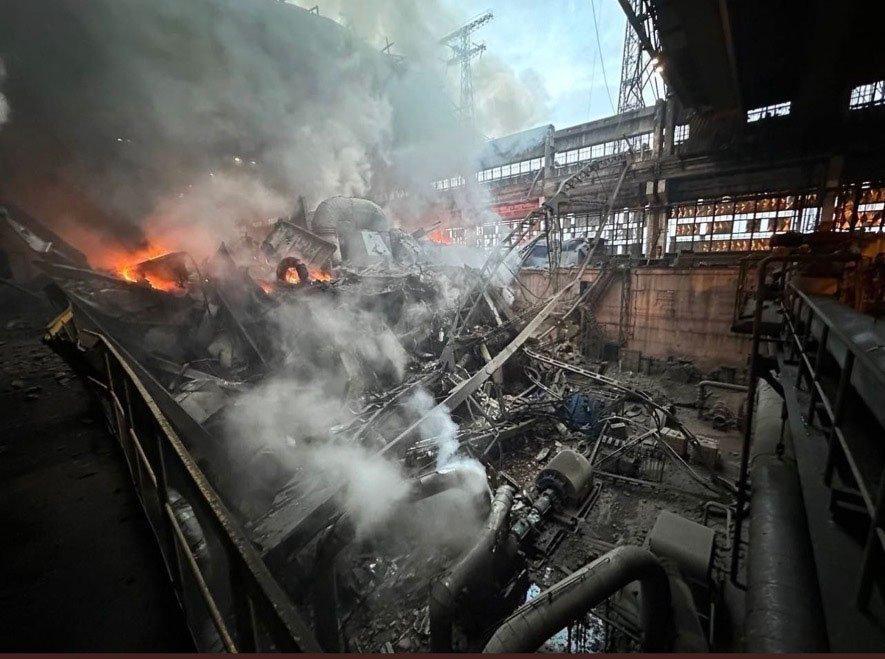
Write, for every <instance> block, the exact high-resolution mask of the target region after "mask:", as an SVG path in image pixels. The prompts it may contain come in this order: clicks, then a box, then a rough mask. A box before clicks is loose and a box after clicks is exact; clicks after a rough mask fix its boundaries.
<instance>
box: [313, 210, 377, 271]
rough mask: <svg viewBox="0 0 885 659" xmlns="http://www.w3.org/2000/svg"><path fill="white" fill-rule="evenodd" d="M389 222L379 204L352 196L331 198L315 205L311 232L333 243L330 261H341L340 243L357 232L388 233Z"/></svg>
mask: <svg viewBox="0 0 885 659" xmlns="http://www.w3.org/2000/svg"><path fill="white" fill-rule="evenodd" d="M389 229H390V222H389V221H388V219H387V217H386V216H385V215H384V211H382V210H381V208H380V207H379V206H378V204H376V203H374V202H372V201H369V200H368V199H358V198H355V197H330V198H329V199H326V200H325V201H323V202H322V203H321V204H320V205H319V206H317V209H316V211H315V212H314V214H313V220H312V222H311V230H312V231H313V232H314V233H315V234H317V235H318V236H320V237H322V238H325V239H326V240H328V241H330V242H333V243H335V247H336V249H335V255H334V256H333V259H334V260H336V261H340V260H341V243H340V240H345V241H346V240H349V239H350V237H351V236H353V235H354V232H357V231H363V230H366V231H388V230H389Z"/></svg>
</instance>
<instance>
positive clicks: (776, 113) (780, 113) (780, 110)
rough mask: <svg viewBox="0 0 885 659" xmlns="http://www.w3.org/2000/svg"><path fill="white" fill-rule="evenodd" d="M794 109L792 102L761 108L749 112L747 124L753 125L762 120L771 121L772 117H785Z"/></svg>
mask: <svg viewBox="0 0 885 659" xmlns="http://www.w3.org/2000/svg"><path fill="white" fill-rule="evenodd" d="M792 107H793V102H792V101H784V102H783V103H773V104H772V105H763V106H762V107H761V108H754V109H752V110H747V123H753V122H754V121H759V120H760V119H771V118H772V117H785V116H787V115H788V114H790V110H791V109H792Z"/></svg>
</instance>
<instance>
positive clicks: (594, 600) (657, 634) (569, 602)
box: [483, 546, 673, 652]
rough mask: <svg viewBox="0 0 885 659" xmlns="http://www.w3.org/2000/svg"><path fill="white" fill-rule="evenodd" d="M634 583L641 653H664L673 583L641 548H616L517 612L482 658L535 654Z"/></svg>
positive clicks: (670, 622)
mask: <svg viewBox="0 0 885 659" xmlns="http://www.w3.org/2000/svg"><path fill="white" fill-rule="evenodd" d="M633 581H639V585H640V592H641V597H642V602H641V609H640V617H641V624H642V648H643V650H646V651H652V652H655V651H665V650H668V649H669V648H670V642H671V639H672V626H673V619H672V612H671V606H670V583H669V580H668V577H667V573H666V571H665V570H664V568H663V566H662V565H661V563H660V561H659V560H658V559H657V557H656V556H655V555H654V554H652V553H651V552H650V551H648V550H646V549H640V548H639V547H631V546H623V547H616V548H615V549H612V550H611V551H610V552H608V553H607V554H605V555H604V556H601V557H599V558H598V559H596V560H595V561H593V562H592V563H590V564H588V565H586V566H584V567H583V568H581V569H580V570H578V571H577V572H574V573H573V574H571V575H569V576H568V577H566V578H565V579H563V580H562V581H560V582H558V583H556V584H554V585H553V586H551V587H550V588H548V589H547V590H545V591H544V592H543V593H541V594H540V595H538V596H537V597H536V598H535V599H533V600H531V601H530V602H526V603H525V604H524V605H523V606H521V607H520V608H518V609H517V610H516V611H515V612H514V613H513V615H511V616H510V617H509V618H507V620H505V621H504V622H503V623H502V624H501V626H500V627H498V629H497V630H496V631H495V633H494V634H493V635H492V638H491V639H489V642H488V643H487V644H486V646H485V649H484V650H483V652H534V651H535V650H537V649H538V648H539V647H540V646H541V644H543V643H544V641H546V640H547V639H549V638H550V637H551V636H553V635H554V634H555V633H556V632H558V631H559V630H560V629H563V628H564V627H566V626H567V625H568V624H569V623H570V622H572V621H573V620H575V619H576V618H578V617H579V616H582V615H584V614H585V613H587V612H588V611H590V610H591V609H592V608H593V607H595V606H598V605H599V604H601V603H602V602H604V601H605V600H606V599H608V598H609V597H611V596H612V595H614V594H615V593H616V592H617V591H618V590H620V589H621V588H623V587H624V586H626V585H627V584H629V583H632V582H633Z"/></svg>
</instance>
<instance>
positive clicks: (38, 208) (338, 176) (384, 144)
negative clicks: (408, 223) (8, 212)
mask: <svg viewBox="0 0 885 659" xmlns="http://www.w3.org/2000/svg"><path fill="white" fill-rule="evenodd" d="M38 5H39V6H38ZM373 5H374V3H373ZM375 9H376V8H375V7H374V6H373V7H372V10H371V11H369V10H368V8H367V7H365V8H364V7H362V4H361V3H348V7H347V14H346V15H345V18H346V20H347V23H348V25H352V26H353V27H354V30H356V28H357V27H360V26H362V27H361V28H360V31H358V32H354V31H350V30H348V29H343V28H342V27H341V26H340V25H339V24H337V23H335V22H333V21H332V20H331V19H329V18H325V17H323V16H316V15H314V14H311V13H309V12H307V11H306V10H303V9H301V8H299V7H296V6H292V5H288V4H283V3H277V2H270V1H265V0H256V1H253V2H241V1H239V0H190V1H188V2H180V1H178V0H154V1H152V2H142V1H140V0H88V1H75V0H46V1H45V2H41V3H31V2H24V1H17V2H12V3H10V4H9V5H8V6H6V7H5V8H4V20H3V21H2V22H0V56H2V57H4V59H5V61H6V63H7V66H8V69H9V71H8V73H9V79H8V81H7V85H6V90H5V93H6V95H7V97H8V98H9V101H10V104H11V105H12V106H13V107H15V108H16V114H15V116H14V117H13V118H12V121H13V122H14V130H6V131H4V132H3V134H2V135H0V186H2V187H0V196H2V197H3V198H6V199H9V200H11V201H14V202H17V203H18V204H19V205H21V206H23V207H25V208H26V209H29V210H31V211H32V212H33V214H35V215H37V216H38V217H41V218H43V219H45V220H48V221H49V222H50V223H52V224H53V225H54V227H55V228H57V229H60V230H61V232H62V233H63V234H64V235H67V236H69V237H70V238H71V239H72V240H74V241H75V242H77V238H78V235H77V231H76V229H78V228H82V227H87V228H88V229H90V230H91V231H98V232H101V233H102V234H103V235H104V236H105V237H107V238H108V239H109V240H111V241H113V242H116V243H120V244H122V245H123V246H126V247H130V248H134V247H137V246H139V245H140V244H141V243H143V241H144V239H145V235H146V233H147V234H149V237H153V238H156V236H155V233H156V232H157V231H164V232H166V231H172V232H173V233H176V232H175V231H174V229H175V227H176V226H179V225H181V224H182V223H183V224H185V226H186V228H187V230H189V231H194V232H199V231H200V229H201V228H202V231H203V232H205V233H210V232H211V233H212V234H213V235H215V236H216V237H217V238H224V237H225V235H224V232H225V231H227V230H228V229H229V228H230V227H233V226H235V225H236V224H237V222H238V221H242V220H254V219H257V218H259V217H265V216H267V215H268V214H275V215H281V214H284V213H286V212H288V211H289V210H291V208H292V207H293V205H294V199H295V198H296V196H297V195H304V196H305V197H306V198H307V202H308V205H315V204H316V203H318V202H319V201H321V200H322V199H324V198H326V197H328V196H331V195H334V194H344V195H362V196H370V197H373V198H376V199H379V201H383V199H384V198H385V197H388V196H392V193H394V192H396V191H402V190H405V191H406V192H407V193H411V192H412V191H413V190H415V191H417V192H418V194H416V195H415V196H416V198H421V196H422V193H423V191H424V190H429V183H430V181H432V180H433V179H434V178H435V177H439V176H443V175H451V174H452V173H454V172H458V171H464V170H465V169H467V168H469V167H470V166H471V165H472V160H473V159H474V157H475V154H476V153H477V151H478V149H479V147H480V146H481V140H480V139H479V138H478V135H476V134H474V133H472V132H470V131H465V130H463V129H461V128H460V127H459V126H458V124H457V122H456V120H455V118H454V115H453V112H452V109H453V105H452V101H451V100H450V98H449V97H448V96H447V95H446V93H445V84H441V78H440V75H441V74H442V69H441V65H440V62H439V60H438V59H434V57H435V55H434V56H431V55H423V54H422V51H421V49H420V46H421V44H423V43H425V42H426V43H435V41H434V39H436V38H437V36H438V34H439V33H440V32H441V31H443V28H442V27H440V26H437V25H436V24H434V23H431V22H429V16H430V15H431V13H430V12H428V10H427V9H426V7H425V6H424V3H422V2H403V3H399V2H397V3H393V2H388V3H380V4H379V6H378V7H377V9H378V12H377V13H376V11H375ZM371 17H375V18H376V19H377V20H381V19H384V20H385V21H386V20H393V19H394V18H396V19H397V20H398V21H399V25H401V28H399V29H398V30H397V31H394V32H391V37H392V38H396V39H401V41H399V42H398V46H399V45H400V44H401V45H403V46H404V47H406V48H405V49H406V51H407V52H408V54H410V55H411V58H410V59H408V60H405V61H397V60H395V59H394V58H391V57H388V56H386V55H383V54H381V53H380V52H379V50H378V47H379V44H378V43H377V40H376V41H375V42H374V43H371V44H366V43H364V42H363V40H362V39H361V36H365V35H366V34H367V30H368V31H372V32H373V33H374V32H380V31H384V30H386V29H387V23H378V22H377V20H376V22H375V23H373V22H372V21H370V20H368V19H369V18H371ZM453 22H456V21H453ZM407 25H409V26H410V29H409V30H406V29H405V26H407ZM422 26H423V27H422ZM448 27H449V26H446V29H447V28H448ZM35 35H36V36H35ZM408 35H416V36H415V37H414V39H413V40H411V41H410V39H409V36H408ZM428 40H429V41H428ZM399 52H403V51H399ZM250 199H254V202H253V203H251V204H250V203H249V200H250ZM66 230H67V231H66ZM228 237H229V236H228ZM191 242H195V243H199V244H203V245H206V241H204V240H195V241H191ZM214 242H217V241H213V243H214Z"/></svg>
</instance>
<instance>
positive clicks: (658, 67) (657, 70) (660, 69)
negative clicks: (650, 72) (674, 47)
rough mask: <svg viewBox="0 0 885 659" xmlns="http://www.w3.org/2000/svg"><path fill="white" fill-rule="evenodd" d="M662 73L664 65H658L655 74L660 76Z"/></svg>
mask: <svg viewBox="0 0 885 659" xmlns="http://www.w3.org/2000/svg"><path fill="white" fill-rule="evenodd" d="M663 72H664V65H663V64H658V65H657V66H656V67H655V73H658V74H660V73H663Z"/></svg>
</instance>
